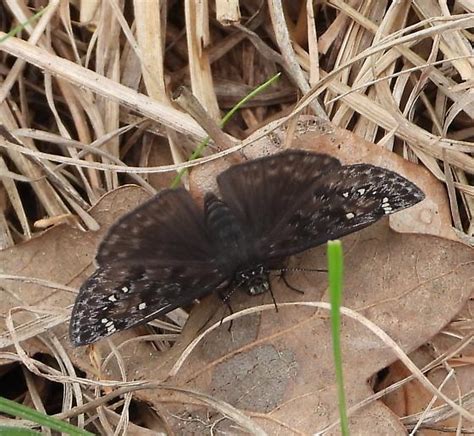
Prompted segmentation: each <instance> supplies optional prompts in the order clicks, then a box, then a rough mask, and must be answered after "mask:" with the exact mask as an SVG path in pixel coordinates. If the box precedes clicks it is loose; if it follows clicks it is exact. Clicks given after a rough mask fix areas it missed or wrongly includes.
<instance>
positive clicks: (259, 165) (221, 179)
mask: <svg viewBox="0 0 474 436" xmlns="http://www.w3.org/2000/svg"><path fill="white" fill-rule="evenodd" d="M340 166H341V164H340V162H339V161H338V160H337V159H335V158H333V157H331V156H328V155H325V154H316V153H309V152H306V151H303V150H292V151H291V152H289V151H287V152H283V153H279V154H275V155H272V156H268V157H264V158H260V159H255V160H253V161H250V162H246V163H243V164H240V165H235V166H233V167H231V168H229V169H228V170H226V171H224V172H223V173H221V174H220V175H219V176H218V177H217V183H218V186H219V191H220V193H221V195H222V198H223V199H224V201H225V202H226V203H227V204H228V205H229V207H230V208H231V209H232V210H233V211H234V213H235V214H236V216H237V217H238V218H239V219H240V220H241V222H242V223H243V224H244V226H245V228H246V230H247V232H249V233H250V234H251V238H252V240H256V239H258V238H265V237H266V236H267V235H268V234H269V233H270V232H271V231H272V230H274V229H275V226H276V225H277V223H278V222H279V221H280V219H281V217H282V216H283V215H284V213H285V212H286V211H288V208H289V207H291V205H292V204H294V203H295V202H296V201H297V200H298V199H299V198H300V196H301V194H302V189H304V188H305V187H307V186H308V185H310V184H311V183H312V182H313V181H314V180H315V179H318V178H321V177H323V176H324V175H325V174H329V173H331V172H333V171H336V170H337V169H338V168H340Z"/></svg>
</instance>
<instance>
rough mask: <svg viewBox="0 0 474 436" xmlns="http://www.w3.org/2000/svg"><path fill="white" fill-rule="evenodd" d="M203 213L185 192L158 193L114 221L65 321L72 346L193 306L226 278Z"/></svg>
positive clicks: (90, 341) (168, 190)
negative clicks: (95, 268) (91, 272)
mask: <svg viewBox="0 0 474 436" xmlns="http://www.w3.org/2000/svg"><path fill="white" fill-rule="evenodd" d="M216 259H217V255H216V253H215V249H214V245H213V244H212V242H211V241H210V239H209V237H208V234H207V230H206V227H205V223H204V218H203V213H202V211H201V210H200V209H199V208H198V206H197V205H196V204H195V203H194V201H193V200H192V198H191V196H190V194H189V192H188V191H186V190H184V189H176V190H170V189H167V190H164V191H162V192H160V193H159V194H157V195H156V196H154V197H153V198H152V199H150V200H149V201H147V202H145V203H144V204H142V205H141V206H139V207H138V208H136V209H135V210H133V211H132V212H130V213H128V214H127V215H125V216H123V217H122V218H120V219H119V220H118V221H117V222H116V223H115V224H114V225H113V226H112V227H111V228H110V229H109V231H108V233H107V235H106V236H105V238H104V240H103V241H102V243H101V244H100V246H99V250H98V253H97V256H96V261H97V264H98V269H97V271H96V272H95V273H94V274H93V275H92V276H91V277H89V278H88V279H87V280H86V281H85V282H84V284H83V285H82V286H81V289H80V291H79V295H78V297H77V299H76V303H75V305H74V309H73V312H72V316H71V323H70V338H71V341H72V342H73V343H74V344H76V345H84V344H87V343H92V342H95V341H96V340H99V339H100V338H102V337H104V336H108V335H110V334H112V333H115V332H116V331H120V330H124V329H126V328H129V327H131V326H133V325H136V324H139V323H142V322H146V321H150V320H151V319H154V318H156V317H157V316H159V315H162V314H165V313H167V312H170V311H171V310H173V309H175V308H176V307H180V306H182V305H186V304H189V303H192V302H193V301H194V300H195V299H196V298H199V297H202V296H203V295H206V294H207V293H209V292H211V291H212V290H213V289H214V288H215V287H216V286H218V285H219V284H220V283H222V282H223V281H225V280H226V277H225V275H224V273H223V272H222V271H221V270H220V269H219V268H218V266H217V262H216Z"/></svg>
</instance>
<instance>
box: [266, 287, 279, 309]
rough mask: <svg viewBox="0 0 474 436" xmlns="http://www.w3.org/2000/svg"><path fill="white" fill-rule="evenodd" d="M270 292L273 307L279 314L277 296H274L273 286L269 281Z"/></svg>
mask: <svg viewBox="0 0 474 436" xmlns="http://www.w3.org/2000/svg"><path fill="white" fill-rule="evenodd" d="M268 292H270V295H271V296H272V300H273V305H274V306H275V312H278V305H277V302H276V300H275V296H274V295H273V290H272V284H271V282H270V281H268Z"/></svg>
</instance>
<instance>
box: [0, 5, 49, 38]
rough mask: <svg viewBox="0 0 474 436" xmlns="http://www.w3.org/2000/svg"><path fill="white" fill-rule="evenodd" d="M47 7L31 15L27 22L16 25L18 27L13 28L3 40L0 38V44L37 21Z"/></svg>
mask: <svg viewBox="0 0 474 436" xmlns="http://www.w3.org/2000/svg"><path fill="white" fill-rule="evenodd" d="M48 7H49V6H46V7H45V8H43V9H41V10H39V11H38V12H36V14H34V15H32V16H31V18H30V19H29V20H28V21H25V22H24V23H20V24H18V26H15V27H14V28H13V29H12V30H10V31H9V32H8V33H7V34H6V35H5V36H4V37H3V38H0V43H1V42H3V41H5V40H6V39H8V38H11V37H12V36H15V35H16V34H17V33H19V32H21V31H22V30H23V29H24V28H25V27H26V25H27V24H30V23H32V22H33V21H35V20H37V19H38V18H39V17H41V15H43V14H44V13H45V12H46V9H48Z"/></svg>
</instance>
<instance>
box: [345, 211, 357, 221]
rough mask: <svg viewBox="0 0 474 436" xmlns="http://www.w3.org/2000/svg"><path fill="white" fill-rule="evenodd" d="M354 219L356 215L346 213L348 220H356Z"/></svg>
mask: <svg viewBox="0 0 474 436" xmlns="http://www.w3.org/2000/svg"><path fill="white" fill-rule="evenodd" d="M354 217H355V215H354V214H353V213H352V212H349V213H346V218H347V219H348V220H351V219H352V218H354Z"/></svg>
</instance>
